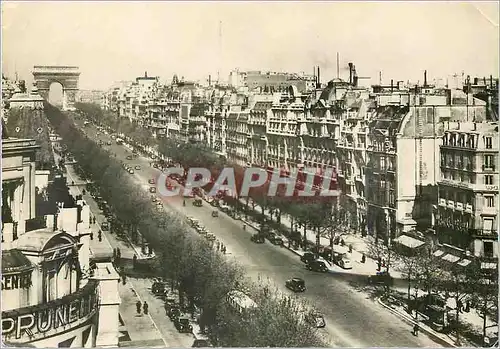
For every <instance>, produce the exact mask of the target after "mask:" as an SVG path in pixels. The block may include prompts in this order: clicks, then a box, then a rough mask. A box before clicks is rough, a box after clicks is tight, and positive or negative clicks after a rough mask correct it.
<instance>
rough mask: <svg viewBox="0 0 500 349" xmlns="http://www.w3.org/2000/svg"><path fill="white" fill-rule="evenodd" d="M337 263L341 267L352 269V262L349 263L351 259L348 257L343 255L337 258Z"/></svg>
mask: <svg viewBox="0 0 500 349" xmlns="http://www.w3.org/2000/svg"><path fill="white" fill-rule="evenodd" d="M337 264H338V265H339V267H341V268H342V269H352V263H351V260H350V259H349V258H346V257H344V258H342V259H340V260H338V261H337Z"/></svg>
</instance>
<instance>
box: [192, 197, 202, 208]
mask: <svg viewBox="0 0 500 349" xmlns="http://www.w3.org/2000/svg"><path fill="white" fill-rule="evenodd" d="M193 206H196V207H201V206H203V202H202V201H201V199H195V200H194V201H193Z"/></svg>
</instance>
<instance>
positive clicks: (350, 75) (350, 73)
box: [349, 62, 353, 85]
mask: <svg viewBox="0 0 500 349" xmlns="http://www.w3.org/2000/svg"><path fill="white" fill-rule="evenodd" d="M352 66H353V64H352V63H351V62H349V84H351V85H352V83H353V76H352Z"/></svg>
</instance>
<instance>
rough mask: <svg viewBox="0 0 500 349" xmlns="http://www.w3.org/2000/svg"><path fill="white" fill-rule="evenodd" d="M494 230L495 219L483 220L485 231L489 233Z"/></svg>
mask: <svg viewBox="0 0 500 349" xmlns="http://www.w3.org/2000/svg"><path fill="white" fill-rule="evenodd" d="M492 229H493V219H491V218H485V219H483V230H484V231H488V232H489V231H491V230H492Z"/></svg>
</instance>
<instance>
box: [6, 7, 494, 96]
mask: <svg viewBox="0 0 500 349" xmlns="http://www.w3.org/2000/svg"><path fill="white" fill-rule="evenodd" d="M299 14H300V20H297V19H298V15H299ZM2 21H3V30H2V33H3V43H4V44H3V47H2V51H3V69H2V71H3V73H4V74H6V75H8V76H15V74H16V73H17V74H18V76H19V78H21V79H25V80H27V82H31V81H32V76H31V70H32V68H33V66H34V65H77V66H79V67H80V71H81V72H82V74H81V78H80V88H81V89H106V88H108V87H109V86H110V85H112V84H113V82H115V81H119V80H131V79H133V78H135V77H136V76H141V75H143V74H144V71H147V72H148V74H149V75H150V76H159V77H160V78H161V82H170V80H171V78H172V76H173V74H178V75H179V77H181V76H185V77H186V78H187V79H193V80H203V79H207V78H208V75H212V80H215V79H216V77H217V72H218V71H219V72H220V77H221V79H222V80H225V79H227V75H228V73H229V71H230V70H231V69H233V68H240V69H242V70H271V71H290V72H300V71H304V72H305V73H309V74H312V72H313V66H320V68H321V77H322V81H323V82H325V81H328V80H330V79H332V78H334V77H335V76H336V52H339V54H340V68H341V74H340V75H341V77H343V76H344V75H346V74H347V69H345V67H346V66H347V63H348V62H354V63H355V64H356V66H357V68H358V70H359V74H360V76H369V77H371V78H372V82H378V80H379V72H380V71H382V80H383V82H384V83H387V82H388V81H390V80H391V79H395V80H405V81H406V80H411V81H417V80H422V79H423V75H422V73H423V71H424V70H427V71H428V76H429V79H430V80H432V79H433V78H435V77H445V76H446V75H450V74H454V73H461V72H462V71H464V72H465V74H470V75H471V76H489V75H490V74H493V75H494V76H498V49H499V35H498V4H497V3H493V2H489V3H487V2H479V3H417V2H414V3H413V2H412V3H390V4H389V3H319V2H314V3H307V4H306V3H296V2H294V3H291V2H287V3H285V2H283V3H266V4H264V3H254V2H248V3H230V2H228V3H201V2H191V3H174V2H172V3H163V2H156V3H148V4H147V5H146V6H145V5H144V4H143V3H141V4H139V3H136V2H130V3H108V2H106V3H104V2H103V3H97V4H96V3H88V2H87V3H85V2H79V3H57V4H56V3H51V2H43V3H42V2H38V3H19V2H8V3H6V4H4V8H3V11H2ZM192 23H197V24H196V25H193V24H192ZM220 23H222V25H220ZM345 28H347V31H346V32H343V31H344V30H345ZM405 28H408V29H405ZM219 31H220V33H221V34H220V35H219ZM339 32H342V34H340V35H339V34H338V33H339ZM220 38H221V39H220ZM374 43H377V44H376V45H374ZM44 47H49V48H50V49H49V50H47V49H45V48H44ZM249 52H252V53H253V54H249ZM481 52H483V54H480V53H481Z"/></svg>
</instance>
